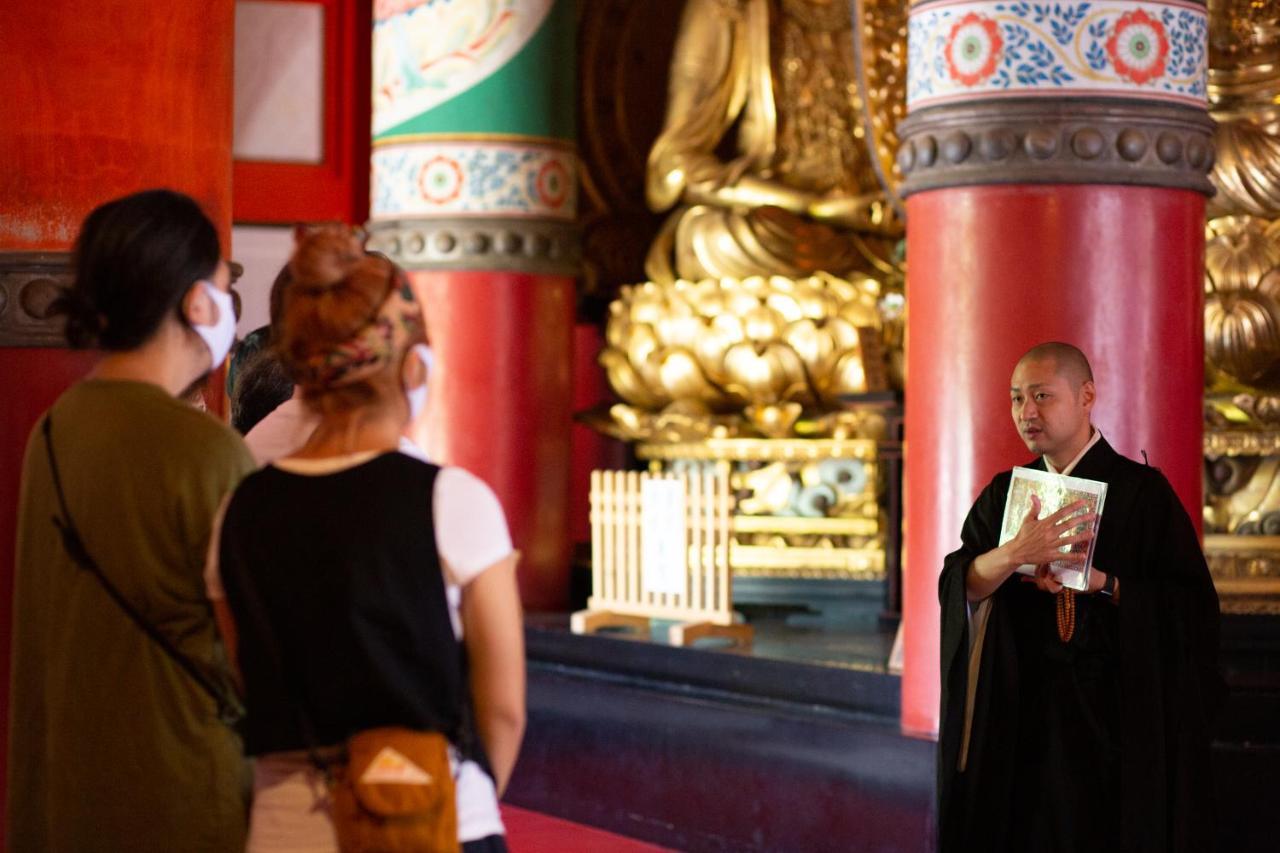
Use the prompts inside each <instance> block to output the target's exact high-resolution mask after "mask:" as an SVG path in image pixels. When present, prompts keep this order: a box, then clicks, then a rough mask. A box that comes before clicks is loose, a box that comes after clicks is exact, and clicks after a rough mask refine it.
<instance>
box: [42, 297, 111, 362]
mask: <svg viewBox="0 0 1280 853" xmlns="http://www.w3.org/2000/svg"><path fill="white" fill-rule="evenodd" d="M52 313H53V314H55V315H62V316H63V317H65V318H66V326H65V327H64V329H65V331H64V335H65V336H66V339H67V343H69V344H70V345H71V346H72V347H73V348H74V349H87V348H90V347H95V346H97V345H98V342H99V338H101V336H102V331H103V329H104V327H105V325H106V324H105V322H104V319H105V318H104V317H103V316H102V314H100V313H99V312H98V309H97V306H96V305H94V304H93V300H92V298H90V297H89V295H88V294H87V293H85V292H84V291H83V290H77V289H71V288H69V289H66V290H64V291H63V292H62V293H61V294H60V295H59V296H58V298H57V299H56V300H54V303H53V306H52Z"/></svg>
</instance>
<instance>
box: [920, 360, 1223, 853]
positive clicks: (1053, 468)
mask: <svg viewBox="0 0 1280 853" xmlns="http://www.w3.org/2000/svg"><path fill="white" fill-rule="evenodd" d="M1009 399H1010V403H1011V409H1012V414H1013V422H1014V426H1015V427H1016V428H1017V430H1018V433H1019V435H1020V436H1021V437H1022V439H1023V441H1024V443H1025V444H1026V446H1027V449H1028V450H1030V451H1031V452H1032V453H1035V454H1036V459H1035V460H1034V461H1032V462H1030V463H1027V466H1026V467H1028V468H1033V469H1036V470H1039V471H1047V472H1049V473H1051V474H1063V475H1070V476H1073V477H1078V478H1083V479H1087V480H1094V481H1099V482H1102V483H1105V484H1106V487H1107V488H1106V494H1105V499H1104V500H1103V501H1102V503H1101V513H1102V514H1101V518H1096V517H1095V516H1093V515H1087V514H1086V515H1077V514H1076V513H1078V512H1080V511H1082V509H1083V507H1084V503H1083V502H1076V503H1073V504H1069V505H1068V506H1066V507H1062V508H1059V509H1058V510H1057V511H1055V512H1052V513H1045V514H1044V517H1041V511H1040V510H1041V507H1040V504H1039V501H1038V499H1037V498H1036V497H1035V496H1034V495H1033V496H1032V499H1031V501H1030V508H1029V510H1028V511H1027V512H1026V514H1025V516H1024V517H1022V518H1020V519H1017V520H1016V523H1015V526H1016V528H1017V529H1016V534H1015V535H1014V537H1013V538H1012V539H1011V540H1009V541H1007V542H1004V543H1003V544H1002V543H1001V541H1000V540H1001V538H1002V537H1001V530H1002V528H1003V526H1004V515H1005V508H1006V500H1007V499H1008V496H1009V491H1010V482H1011V480H1012V472H1010V471H1003V472H1001V473H1000V474H997V475H996V477H995V479H994V480H992V481H991V483H990V485H988V486H987V487H986V488H985V489H984V490H983V491H982V493H981V494H980V495H979V496H978V499H977V501H976V502H975V503H974V505H973V508H972V509H971V510H970V512H969V516H968V518H966V519H965V522H964V528H963V530H962V533H961V542H962V544H961V547H960V548H959V549H958V550H957V551H955V552H954V553H952V554H950V555H948V556H947V557H946V560H945V562H944V565H943V569H942V575H941V578H940V581H939V594H940V599H941V603H942V706H941V727H940V732H939V741H938V821H939V830H938V834H939V850H940V851H941V853H958V852H959V851H964V852H965V853H967V851H974V850H983V851H992V853H1041V851H1053V853H1059V851H1061V852H1062V853H1072V851H1079V853H1086V851H1089V852H1090V853H1091V851H1096V850H1123V851H1148V850H1149V851H1178V853H1193V851H1194V853H1199V851H1209V850H1212V849H1213V847H1214V844H1213V836H1214V825H1213V814H1212V803H1213V795H1212V788H1211V770H1210V766H1209V739H1210V727H1211V725H1212V721H1213V718H1214V715H1215V714H1216V710H1217V707H1218V705H1219V703H1220V701H1221V698H1222V695H1223V683H1222V679H1221V676H1220V675H1219V673H1218V670H1217V652H1218V598H1217V593H1216V592H1215V590H1214V586H1213V581H1212V579H1211V578H1210V576H1209V569H1208V567H1207V566H1206V565H1205V559H1204V554H1203V552H1202V551H1201V550H1200V542H1199V540H1198V538H1197V536H1196V529H1195V526H1194V525H1193V524H1192V523H1191V518H1190V516H1188V515H1187V512H1186V510H1185V509H1184V508H1183V506H1182V503H1181V502H1180V501H1179V500H1178V496H1177V495H1176V494H1175V493H1174V491H1173V488H1172V487H1171V486H1170V485H1169V481H1168V480H1166V479H1165V477H1164V475H1163V474H1161V473H1160V471H1159V470H1158V469H1157V468H1153V467H1150V466H1148V465H1145V464H1142V463H1139V462H1135V461H1133V460H1130V459H1127V458H1125V457H1124V456H1121V455H1120V454H1119V453H1117V452H1116V451H1115V450H1113V449H1112V448H1111V445H1110V444H1108V443H1107V440H1106V439H1105V438H1103V437H1102V433H1101V432H1100V431H1099V430H1098V429H1097V428H1096V427H1095V426H1094V425H1093V422H1092V413H1093V406H1094V402H1095V400H1096V399H1097V389H1096V386H1095V384H1094V379H1093V370H1092V368H1091V367H1090V366H1089V360H1088V359H1087V358H1086V357H1085V355H1084V353H1083V352H1081V351H1080V350H1079V349H1078V348H1077V347H1074V346H1072V345H1070V344H1066V343H1060V342H1051V343H1045V344H1040V345H1039V346H1036V347H1034V348H1033V349H1031V350H1030V351H1029V352H1027V353H1026V355H1024V356H1023V357H1022V358H1021V359H1020V360H1019V361H1018V363H1017V365H1016V366H1015V368H1014V371H1013V378H1012V380H1011V381H1010V387H1009ZM1095 522H1096V524H1095ZM1082 526H1085V528H1086V529H1084V530H1081V527H1082ZM1095 534H1096V539H1094V537H1095ZM1091 539H1093V540H1094V542H1093V563H1092V571H1090V572H1089V573H1088V581H1087V584H1086V585H1085V586H1086V588H1085V589H1083V590H1080V591H1078V592H1077V591H1075V590H1073V589H1071V588H1066V587H1064V584H1063V580H1065V576H1062V575H1059V574H1057V572H1058V571H1059V570H1060V569H1059V568H1055V567H1060V566H1061V564H1062V563H1064V562H1065V563H1069V564H1070V563H1075V564H1079V563H1080V562H1082V561H1083V560H1085V559H1086V558H1087V553H1088V552H1087V549H1079V550H1076V551H1072V552H1067V553H1063V551H1062V550H1061V549H1062V548H1063V547H1064V546H1066V545H1071V544H1075V543H1079V542H1088V541H1090V540H1091ZM1050 564H1053V565H1052V566H1051V565H1050ZM1021 566H1035V567H1036V572H1035V574H1034V575H1033V576H1025V575H1023V576H1020V575H1018V574H1016V572H1017V570H1018V568H1019V567H1021ZM1077 574H1078V573H1077Z"/></svg>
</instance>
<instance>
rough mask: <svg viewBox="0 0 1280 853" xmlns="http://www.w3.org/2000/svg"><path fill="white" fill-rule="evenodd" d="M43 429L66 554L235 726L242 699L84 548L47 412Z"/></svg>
mask: <svg viewBox="0 0 1280 853" xmlns="http://www.w3.org/2000/svg"><path fill="white" fill-rule="evenodd" d="M42 430H43V432H44V446H45V449H46V451H47V452H48V455H49V470H50V472H51V473H52V474H53V488H54V491H55V492H56V493H57V496H58V506H59V508H60V509H61V511H62V516H61V517H59V516H56V515H55V516H53V526H54V527H56V528H58V533H60V534H61V536H62V547H63V548H65V549H66V551H67V555H68V556H69V557H71V560H72V562H74V563H75V564H76V565H78V566H79V567H80V568H82V569H84V570H85V571H87V572H89V574H91V575H93V576H94V577H95V578H96V579H97V580H98V583H99V584H101V585H102V588H103V590H105V591H106V593H107V595H108V596H109V597H110V598H111V600H112V601H114V602H115V603H116V605H117V606H118V607H119V608H120V609H121V610H123V611H124V613H125V615H126V616H128V617H129V618H130V619H132V620H133V623H134V624H135V625H137V626H138V628H139V629H140V630H141V631H142V633H144V634H146V635H147V636H148V637H149V638H151V640H152V642H154V643H155V644H156V645H157V646H159V647H160V649H161V650H162V651H163V652H164V653H165V654H167V655H168V656H169V657H170V659H172V660H173V662H174V663H176V664H177V665H178V667H179V668H180V669H182V671H183V672H185V673H187V675H189V676H191V680H192V681H194V682H195V683H196V684H197V685H199V686H200V689H201V690H203V691H204V692H205V693H207V694H209V697H210V698H211V699H213V701H214V703H215V704H216V705H217V706H218V718H219V719H221V720H222V721H223V722H225V723H227V724H228V725H232V726H234V725H235V724H236V723H238V722H239V721H240V719H241V718H242V717H243V716H244V709H243V708H242V707H241V705H240V703H239V701H237V700H236V699H235V698H234V697H232V696H231V695H229V693H228V691H226V690H222V689H219V687H218V686H217V685H216V684H214V683H213V681H212V680H211V679H210V678H209V676H208V675H206V674H205V673H203V672H201V671H200V668H199V667H197V666H196V665H195V664H194V663H193V662H192V661H191V659H190V658H188V657H187V656H186V655H184V654H183V653H182V652H180V651H178V649H177V648H176V647H175V646H174V645H173V643H172V642H171V641H170V640H169V638H168V637H166V636H165V635H164V634H163V633H161V632H160V630H159V629H158V628H156V627H155V626H154V625H152V624H151V623H150V622H148V621H147V620H146V618H145V617H144V616H143V615H142V614H141V613H139V612H138V609H137V608H136V607H134V606H133V605H132V604H130V603H129V600H128V599H126V598H125V597H124V596H123V595H122V594H121V593H120V590H118V589H116V587H115V585H114V584H112V583H111V581H110V580H108V578H107V576H106V574H105V573H104V572H103V571H102V567H101V566H99V565H98V562H97V561H96V560H95V559H93V555H91V554H90V553H89V551H88V549H87V548H86V547H85V544H84V540H83V539H82V538H81V536H80V531H79V530H77V529H76V525H75V522H74V521H73V520H72V518H71V511H70V510H69V509H68V508H67V498H66V494H65V493H64V492H63V490H62V477H61V476H60V475H59V474H58V460H57V458H56V457H55V456H54V453H53V417H52V416H51V415H45V418H44V425H43V427H42Z"/></svg>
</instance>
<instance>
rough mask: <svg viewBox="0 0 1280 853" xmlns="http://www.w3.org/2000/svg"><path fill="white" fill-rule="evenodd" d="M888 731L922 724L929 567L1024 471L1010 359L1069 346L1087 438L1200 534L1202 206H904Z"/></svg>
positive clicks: (1190, 202) (979, 194)
mask: <svg viewBox="0 0 1280 853" xmlns="http://www.w3.org/2000/svg"><path fill="white" fill-rule="evenodd" d="M907 209H908V220H907V222H908V225H907V245H908V250H907V253H908V258H909V272H908V280H907V301H908V305H909V311H910V316H909V320H908V323H907V393H906V417H907V425H906V463H905V464H906V504H905V506H906V536H905V542H906V554H905V570H904V578H903V593H904V611H905V615H904V625H905V628H904V642H905V646H904V654H905V662H904V665H905V672H904V675H903V686H902V689H903V693H902V724H903V728H904V730H906V731H907V732H910V733H914V734H923V735H932V734H934V733H935V732H936V731H937V726H938V694H939V663H938V660H939V633H938V626H939V610H938V594H937V580H938V574H939V572H940V570H941V568H942V558H943V557H944V556H945V555H946V554H947V553H949V552H950V551H952V550H954V549H955V548H956V547H958V545H959V541H960V539H959V537H960V527H961V524H962V522H963V521H964V517H965V514H966V513H967V512H968V510H969V507H970V505H971V504H972V502H973V500H974V498H975V497H977V494H978V492H979V491H980V490H981V489H982V488H983V487H984V486H985V485H986V484H987V483H988V482H989V481H990V479H991V477H992V476H994V475H995V474H996V473H997V472H998V471H1001V470H1003V469H1006V468H1010V467H1012V466H1014V465H1019V464H1022V463H1024V462H1026V461H1028V459H1029V458H1030V457H1029V455H1028V452H1027V450H1026V447H1025V445H1024V444H1023V443H1022V441H1021V439H1020V438H1019V437H1018V434H1017V432H1016V431H1015V429H1014V427H1013V421H1012V418H1011V415H1010V408H1009V385H1008V383H1009V377H1010V374H1011V373H1012V372H1013V367H1014V365H1015V363H1016V362H1017V360H1018V358H1019V356H1021V355H1022V354H1023V353H1024V352H1026V350H1028V349H1029V348H1031V347H1032V346H1034V345H1035V344H1037V343H1039V342H1042V341H1047V340H1062V341H1067V342H1069V343H1073V344H1076V345H1077V346H1079V347H1080V348H1081V349H1083V350H1084V351H1085V353H1086V354H1087V355H1088V356H1089V358H1090V360H1091V361H1092V363H1093V368H1094V373H1095V377H1096V380H1097V386H1098V402H1097V404H1096V406H1095V409H1094V422H1095V423H1096V424H1097V426H1098V427H1099V428H1100V429H1101V430H1102V433H1103V434H1104V435H1105V436H1106V438H1107V440H1108V441H1110V442H1111V444H1112V445H1113V446H1114V447H1115V448H1116V450H1117V451H1119V452H1120V453H1123V454H1125V455H1127V456H1130V457H1133V458H1138V459H1141V458H1142V457H1141V451H1142V450H1145V451H1146V452H1147V454H1148V456H1149V458H1150V461H1151V464H1152V465H1155V466H1157V467H1159V468H1160V469H1161V470H1163V471H1164V473H1165V475H1166V476H1167V477H1168V478H1169V480H1170V482H1171V483H1172V484H1173V487H1174V489H1175V490H1176V491H1177V493H1178V496H1179V497H1180V498H1181V499H1182V501H1183V504H1184V505H1185V506H1186V508H1187V511H1188V512H1189V513H1190V514H1191V517H1192V518H1193V519H1194V520H1195V521H1196V523H1197V524H1199V523H1200V518H1201V506H1202V503H1201V488H1202V486H1201V482H1202V481H1201V470H1202V450H1201V440H1202V413H1201V406H1202V401H1203V387H1204V334H1203V323H1204V319H1203V316H1204V314H1203V275H1204V272H1203V271H1204V197H1203V196H1201V195H1199V194H1197V193H1194V192H1190V191H1183V190H1163V189H1151V188H1143V187H1120V186H1086V185H1080V186H1061V185H1054V186H985V187H965V188H957V189H946V190H937V191H933V192H924V193H920V194H918V195H914V196H912V197H911V198H910V199H909V200H908V202H907Z"/></svg>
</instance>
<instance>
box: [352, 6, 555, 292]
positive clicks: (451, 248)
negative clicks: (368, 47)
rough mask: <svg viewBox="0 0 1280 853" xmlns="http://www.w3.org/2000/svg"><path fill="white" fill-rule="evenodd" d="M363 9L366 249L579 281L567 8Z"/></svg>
mask: <svg viewBox="0 0 1280 853" xmlns="http://www.w3.org/2000/svg"><path fill="white" fill-rule="evenodd" d="M373 12H374V23H373V128H372V129H373V156H372V162H371V170H370V206H369V207H370V220H371V221H370V232H371V235H372V237H373V241H372V245H374V246H375V247H377V248H379V249H381V250H383V251H387V252H388V253H390V254H392V255H393V256H394V257H396V259H397V260H399V261H401V262H402V263H404V264H406V265H407V266H409V267H410V268H413V269H424V270H426V269H509V270H520V271H527V272H553V273H557V274H567V275H572V274H575V273H576V272H577V271H578V266H579V256H578V250H577V245H576V244H577V232H576V226H575V219H576V214H577V171H578V170H577V147H576V145H575V143H574V139H573V137H574V125H575V120H574V115H573V104H574V98H573V90H572V75H571V74H566V73H564V68H565V67H572V62H573V21H574V19H573V4H572V2H567V0H376V2H375V3H374V5H373Z"/></svg>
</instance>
